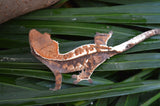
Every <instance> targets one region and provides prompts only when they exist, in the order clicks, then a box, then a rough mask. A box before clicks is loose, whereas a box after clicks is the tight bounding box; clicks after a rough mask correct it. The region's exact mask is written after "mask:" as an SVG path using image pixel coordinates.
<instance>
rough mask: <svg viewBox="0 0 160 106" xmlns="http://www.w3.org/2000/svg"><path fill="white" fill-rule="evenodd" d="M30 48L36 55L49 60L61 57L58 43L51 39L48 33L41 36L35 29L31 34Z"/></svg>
mask: <svg viewBox="0 0 160 106" xmlns="http://www.w3.org/2000/svg"><path fill="white" fill-rule="evenodd" d="M29 42H30V47H31V49H32V50H33V51H34V53H35V54H36V55H39V56H40V57H43V58H48V59H57V58H58V55H59V45H58V42H56V41H55V40H52V39H51V35H50V34H48V33H44V34H41V33H40V32H38V31H37V30H35V29H32V30H30V32H29Z"/></svg>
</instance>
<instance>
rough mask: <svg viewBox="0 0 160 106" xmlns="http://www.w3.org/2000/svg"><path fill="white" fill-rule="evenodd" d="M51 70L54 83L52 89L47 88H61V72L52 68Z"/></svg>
mask: <svg viewBox="0 0 160 106" xmlns="http://www.w3.org/2000/svg"><path fill="white" fill-rule="evenodd" d="M52 72H53V73H54V76H55V82H56V83H55V87H54V89H53V88H50V89H49V90H53V91H56V90H58V89H61V83H62V74H61V73H60V72H59V71H58V70H52Z"/></svg>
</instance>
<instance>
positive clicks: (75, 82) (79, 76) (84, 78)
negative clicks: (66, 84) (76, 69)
mask: <svg viewBox="0 0 160 106" xmlns="http://www.w3.org/2000/svg"><path fill="white" fill-rule="evenodd" d="M72 78H75V79H77V80H75V81H74V82H73V83H74V84H78V83H79V82H80V81H82V80H88V82H89V83H93V81H92V79H91V78H89V77H83V76H81V75H72Z"/></svg>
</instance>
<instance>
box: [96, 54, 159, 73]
mask: <svg viewBox="0 0 160 106" xmlns="http://www.w3.org/2000/svg"><path fill="white" fill-rule="evenodd" d="M158 67H160V54H159V53H140V54H128V55H117V56H114V57H112V58H111V59H109V60H108V61H106V62H105V63H104V64H102V65H101V66H100V67H99V68H97V69H96V70H98V71H104V70H106V71H116V70H118V71H119V70H131V69H143V68H158Z"/></svg>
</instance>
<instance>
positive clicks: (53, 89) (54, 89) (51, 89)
mask: <svg viewBox="0 0 160 106" xmlns="http://www.w3.org/2000/svg"><path fill="white" fill-rule="evenodd" d="M49 90H50V91H56V90H58V89H56V88H49Z"/></svg>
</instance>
